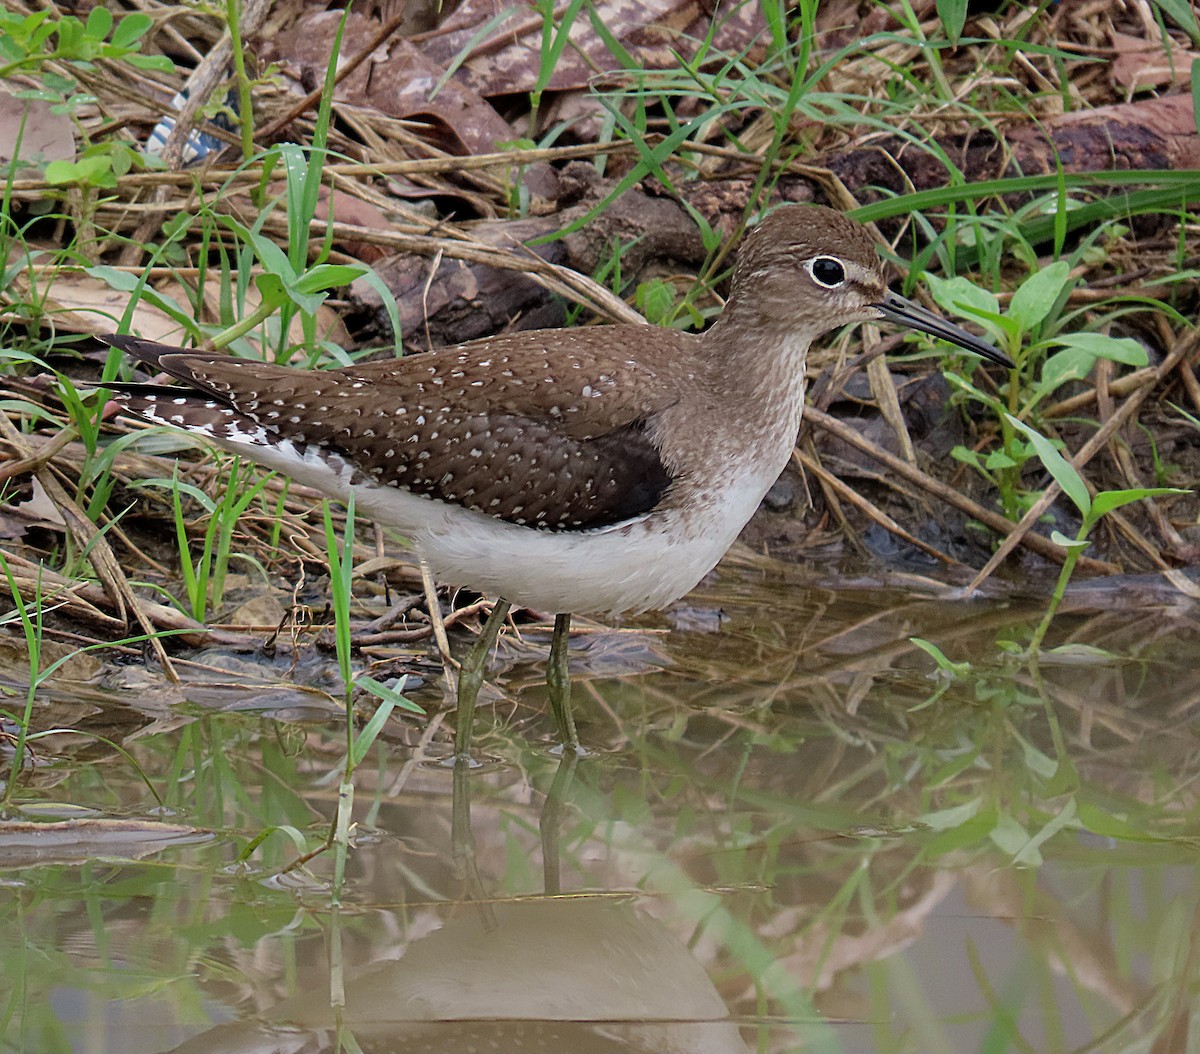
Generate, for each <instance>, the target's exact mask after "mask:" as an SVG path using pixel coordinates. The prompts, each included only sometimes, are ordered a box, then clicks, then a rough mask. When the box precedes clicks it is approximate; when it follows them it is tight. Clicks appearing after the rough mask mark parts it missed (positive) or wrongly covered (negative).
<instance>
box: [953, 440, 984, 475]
mask: <svg viewBox="0 0 1200 1054" xmlns="http://www.w3.org/2000/svg"><path fill="white" fill-rule="evenodd" d="M950 456H951V457H952V458H954V460H955V461H961V462H962V463H963V464H964V465H970V466H971V467H972V468H974V469H978V470H979V471H980V472H982V471H983V462H982V461H980V460H979V454H978V452H977V451H974V450H972V449H971V448H970V447H969V446H956V447H955V448H954V449H953V450H951V451H950Z"/></svg>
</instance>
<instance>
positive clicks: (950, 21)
mask: <svg viewBox="0 0 1200 1054" xmlns="http://www.w3.org/2000/svg"><path fill="white" fill-rule="evenodd" d="M937 13H938V18H940V19H941V20H942V28H943V29H945V31H946V38H947V39H948V40H949V41H950V43H951V44H954V45H955V46H957V45H958V40H959V37H961V36H962V31H963V25H964V24H965V23H966V21H967V0H937Z"/></svg>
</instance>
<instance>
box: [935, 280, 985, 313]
mask: <svg viewBox="0 0 1200 1054" xmlns="http://www.w3.org/2000/svg"><path fill="white" fill-rule="evenodd" d="M925 283H926V285H928V286H929V292H930V293H931V294H932V295H933V299H934V300H935V301H936V302H937V305H938V307H940V308H942V310H944V311H950V312H952V313H953V314H956V315H960V316H961V315H963V314H964V313H965V314H967V315H968V317H971V318H974V317H975V316H974V315H971V314H970V312H969V311H968V312H964V311H963V310H962V309H963V308H970V309H972V310H974V311H981V312H985V313H987V314H989V315H998V314H1000V302H999V301H998V300H997V299H996V297H995V296H994V295H993V294H991V293H989V292H988V291H987V290H986V289H981V288H980V287H979V286H977V285H976V284H975V283H974V282H969V281H967V279H965V278H939V277H938V276H937V275H935V274H927V275H925Z"/></svg>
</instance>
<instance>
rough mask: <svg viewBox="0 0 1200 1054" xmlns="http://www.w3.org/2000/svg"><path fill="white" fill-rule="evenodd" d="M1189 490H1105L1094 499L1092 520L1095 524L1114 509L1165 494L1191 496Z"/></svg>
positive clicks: (1166, 488)
mask: <svg viewBox="0 0 1200 1054" xmlns="http://www.w3.org/2000/svg"><path fill="white" fill-rule="evenodd" d="M1190 493H1191V491H1189V490H1180V489H1179V488H1178V487H1134V488H1133V489H1132V490H1103V491H1101V492H1100V493H1099V494H1097V495H1096V496H1095V497H1094V498H1093V499H1092V514H1091V520H1092V522H1093V523H1094V522H1095V521H1096V520H1099V519H1100V518H1101V517H1102V516H1107V515H1108V514H1109V513H1110V512H1112V511H1113V509H1119V508H1120V507H1121V506H1122V505H1129V504H1131V503H1132V502H1135V501H1141V500H1142V499H1143V498H1157V497H1159V496H1160V495H1163V494H1190Z"/></svg>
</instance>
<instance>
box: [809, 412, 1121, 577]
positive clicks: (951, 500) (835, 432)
mask: <svg viewBox="0 0 1200 1054" xmlns="http://www.w3.org/2000/svg"><path fill="white" fill-rule="evenodd" d="M804 420H805V421H806V422H808V423H809V424H813V425H818V426H820V427H821V428H823V429H824V430H825V431H826V432H828V433H830V435H832V436H834V437H835V438H837V439H840V440H842V442H844V443H849V444H850V445H851V446H852V447H854V448H855V449H856V450H861V451H862V452H863V453H864V454H867V455H869V456H870V457H873V458H874V459H875V460H876V461H878V462H879V463H880V464H881V465H883V466H884V468H887V469H889V470H890V471H892V472H894V473H895V474H896V475H897V476H902V477H903V478H904V479H907V480H908V481H909V482H911V483H915V484H916V485H917V486H919V487H921V488H922V489H924V490H926V491H928V492H929V493H930V494H932V495H933V496H934V497H935V498H938V499H940V500H941V501H944V502H946V504H947V505H953V506H954V507H955V508H956V509H959V510H961V511H962V512H964V513H966V515H968V516H970V517H971V518H972V519H974V520H978V521H979V522H980V523H983V524H985V525H986V526H988V527H990V528H991V529H992V530H993V531H995V532H996V533H997V534H1007V533H1008V531H1009V530H1010V529H1011V528H1012V521H1011V520H1007V519H1005V518H1004V517H1003V516H1001V515H1000V513H998V512H993V511H992V510H991V509H988V508H985V507H984V506H982V505H980V504H979V503H978V502H975V501H972V500H971V499H970V498H968V497H966V496H965V495H963V494H960V493H959V492H958V491H956V490H955V489H954V488H953V487H948V486H946V484H945V483H941V482H939V481H938V480H936V479H934V478H933V477H932V476H930V475H928V474H927V473H925V472H922V471H921V470H920V469H919V468H915V467H914V466H912V465H910V464H909V463H908V462H907V461H904V460H902V459H901V458H898V457H896V456H895V455H894V454H889V453H888V452H887V451H886V450H881V449H880V448H879V447H877V446H873V445H872V444H871V443H869V442H868V441H867V440H866V439H864V438H863V437H862V436H861V435H859V434H858V432H856V431H855V430H854V429H853V428H851V427H850V426H849V425H847V424H843V423H842V422H841V421H839V420H838V419H837V418H836V417H832V416H831V415H829V414H827V413H823V412H822V411H820V410H817V409H816V408H814V407H811V406H810V407H806V408H805V410H804ZM1018 543H1019V544H1021V545H1024V546H1025V547H1026V548H1028V549H1031V550H1033V552H1035V553H1037V554H1038V555H1039V556H1044V557H1046V558H1047V559H1048V560H1053V561H1055V562H1056V563H1060V564H1061V563H1062V562H1063V558H1064V555H1065V554H1064V551H1063V550H1062V549H1061V548H1059V547H1058V546H1057V545H1055V544H1054V543H1053V542H1052V541H1050V539H1049V538H1043V537H1042V536H1041V535H1040V534H1031V535H1028V536H1027V537H1022V538H1020V539H1018ZM1014 544H1017V543H1014ZM1079 565H1080V566H1083V567H1085V568H1086V569H1087V570H1090V571H1094V572H1096V573H1097V574H1113V573H1114V572H1116V571H1118V570H1120V568H1118V567H1117V566H1116V565H1115V564H1110V563H1106V562H1104V561H1102V560H1093V559H1090V558H1088V557H1086V556H1084V557H1080V559H1079Z"/></svg>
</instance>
